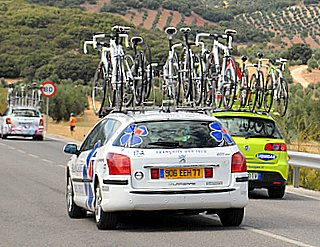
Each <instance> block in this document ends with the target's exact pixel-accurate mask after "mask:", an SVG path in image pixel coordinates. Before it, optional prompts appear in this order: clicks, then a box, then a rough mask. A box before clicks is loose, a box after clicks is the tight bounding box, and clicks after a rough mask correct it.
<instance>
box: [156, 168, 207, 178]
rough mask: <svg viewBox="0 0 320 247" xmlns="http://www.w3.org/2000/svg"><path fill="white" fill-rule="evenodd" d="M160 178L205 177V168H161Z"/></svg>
mask: <svg viewBox="0 0 320 247" xmlns="http://www.w3.org/2000/svg"><path fill="white" fill-rule="evenodd" d="M160 178H164V179H188V178H203V168H165V169H160Z"/></svg>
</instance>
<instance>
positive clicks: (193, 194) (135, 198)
mask: <svg viewBox="0 0 320 247" xmlns="http://www.w3.org/2000/svg"><path fill="white" fill-rule="evenodd" d="M182 120H185V121H195V120H197V121H205V122H208V124H209V123H210V122H218V120H217V119H216V118H215V117H211V116H207V115H204V114H199V113H186V112H173V113H160V112H149V113H144V114H141V113H136V114H132V115H128V114H122V113H118V114H116V113H114V114H110V115H108V116H107V117H105V118H104V119H103V120H101V121H100V122H99V123H98V124H97V125H96V126H95V127H94V128H93V130H91V132H90V133H89V135H88V136H87V137H86V139H85V141H84V142H83V143H82V145H81V147H80V150H79V151H77V154H76V155H72V156H71V158H70V161H69V162H68V174H67V176H68V177H70V178H71V181H72V188H73V191H72V193H73V198H72V200H73V202H74V203H75V204H76V206H78V207H81V208H83V209H85V210H88V211H95V210H96V209H95V207H96V205H95V200H96V198H95V197H96V195H95V192H96V189H95V188H97V186H98V187H99V190H100V192H101V202H100V206H101V209H102V210H103V212H120V211H141V210H144V211H158V210H199V211H208V210H210V211H214V210H215V209H229V208H244V207H245V206H246V205H247V203H248V182H247V180H248V174H247V172H246V170H245V171H242V172H234V173H233V172H231V161H232V156H233V155H234V154H236V153H239V152H240V150H239V149H238V147H237V145H235V144H234V143H233V144H232V145H228V146H222V147H214V148H201V147H199V148H197V147H195V148H163V147H157V148H135V147H128V146H116V145H114V143H115V142H116V140H119V135H120V134H123V135H122V136H121V138H123V137H124V135H127V134H126V132H124V131H125V130H126V129H127V127H128V126H133V125H132V124H133V123H138V125H139V123H140V124H143V123H144V122H152V121H182ZM103 121H109V122H110V123H114V125H113V126H112V124H110V126H109V127H110V128H112V130H110V129H108V128H106V129H108V131H110V134H109V133H105V135H107V137H106V140H102V141H103V142H104V143H102V145H101V144H99V143H100V141H99V139H96V141H98V144H97V142H95V141H93V142H95V143H94V144H91V147H93V146H94V148H93V149H88V150H86V148H84V146H86V143H87V144H88V143H89V142H90V141H89V140H92V139H90V137H91V136H94V135H95V131H97V130H95V129H98V128H99V124H101V123H102V122H103ZM107 125H108V123H106V124H105V126H107ZM138 125H137V126H138ZM137 126H136V128H139V127H137ZM135 133H136V132H135ZM137 133H138V132H137ZM146 133H147V132H146ZM146 133H145V134H146ZM221 133H222V132H221ZM140 134H141V131H140ZM146 135H147V134H146ZM142 136H143V135H142ZM121 138H120V142H121ZM132 138H133V137H132ZM131 143H132V142H131ZM89 146H90V145H89ZM110 153H114V154H120V155H125V156H127V157H129V159H130V174H127V175H119V174H117V175H110V169H113V168H110V167H111V166H110V163H108V162H109V161H110V160H109V161H108V162H107V157H109V158H110V157H111V156H110ZM114 157H118V156H114ZM119 157H122V156H119ZM110 162H112V161H110ZM166 168H167V169H170V168H178V169H180V170H178V172H180V175H181V173H183V172H184V173H185V174H184V175H186V174H187V173H188V172H190V174H192V172H195V173H196V172H197V171H199V170H197V169H196V168H199V169H204V168H208V170H209V172H210V170H212V171H213V175H212V176H213V177H212V178H205V177H202V178H194V179H192V178H187V179H185V178H180V179H164V178H161V177H160V178H159V179H152V178H151V169H154V170H157V169H159V174H160V173H161V174H160V176H165V175H163V173H164V172H166V173H168V174H169V173H170V172H167V171H166V170H165V169H166ZM187 168H192V169H193V168H195V170H194V171H193V170H192V171H190V170H189V171H186V170H184V169H187ZM181 169H182V170H181ZM203 171H204V170H203ZM204 172H207V170H205V171H204ZM188 174H189V173H188ZM155 175H156V176H157V171H155ZM182 175H183V174H182ZM191 176H192V175H191ZM67 193H70V191H69V192H67ZM96 213H97V212H96Z"/></svg>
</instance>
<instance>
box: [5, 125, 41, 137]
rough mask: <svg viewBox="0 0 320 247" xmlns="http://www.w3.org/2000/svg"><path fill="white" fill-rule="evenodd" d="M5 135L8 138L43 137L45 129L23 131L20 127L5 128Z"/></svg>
mask: <svg viewBox="0 0 320 247" xmlns="http://www.w3.org/2000/svg"><path fill="white" fill-rule="evenodd" d="M2 134H3V135H6V136H43V134H44V129H43V128H30V129H23V128H19V127H4V128H3V133H2Z"/></svg>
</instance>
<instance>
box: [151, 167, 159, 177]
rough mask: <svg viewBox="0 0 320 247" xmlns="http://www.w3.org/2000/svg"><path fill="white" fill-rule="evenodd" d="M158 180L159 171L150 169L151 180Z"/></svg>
mask: <svg viewBox="0 0 320 247" xmlns="http://www.w3.org/2000/svg"><path fill="white" fill-rule="evenodd" d="M159 178H160V170H159V169H151V179H159Z"/></svg>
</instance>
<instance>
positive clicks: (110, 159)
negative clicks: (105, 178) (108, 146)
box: [107, 153, 131, 175]
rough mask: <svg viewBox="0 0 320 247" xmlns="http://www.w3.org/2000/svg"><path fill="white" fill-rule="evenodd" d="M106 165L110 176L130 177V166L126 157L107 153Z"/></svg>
mask: <svg viewBox="0 0 320 247" xmlns="http://www.w3.org/2000/svg"><path fill="white" fill-rule="evenodd" d="M107 164H108V167H109V174H110V175H130V174H131V164H130V158H129V157H128V156H125V155H122V154H116V153H108V155H107Z"/></svg>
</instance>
